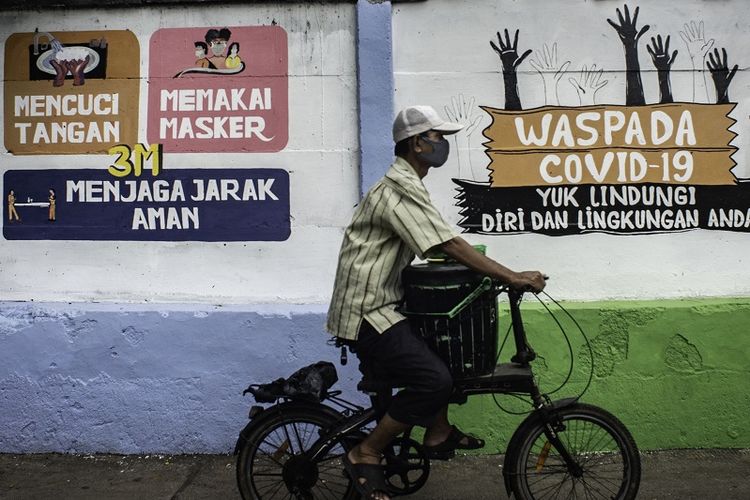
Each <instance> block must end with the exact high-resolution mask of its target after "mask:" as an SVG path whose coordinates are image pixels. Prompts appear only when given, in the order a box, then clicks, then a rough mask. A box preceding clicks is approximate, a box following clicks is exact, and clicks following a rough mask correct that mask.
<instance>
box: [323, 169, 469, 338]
mask: <svg viewBox="0 0 750 500" xmlns="http://www.w3.org/2000/svg"><path fill="white" fill-rule="evenodd" d="M454 236H455V234H454V232H453V230H452V229H451V227H450V226H449V225H448V224H447V223H446V222H445V220H443V217H442V216H441V215H440V213H439V212H438V211H437V209H436V208H435V207H434V206H433V204H432V202H431V201H430V196H429V194H428V192H427V189H426V188H425V186H424V184H423V183H422V179H420V178H419V175H417V173H416V172H415V171H414V169H413V168H412V166H411V165H409V163H408V162H407V161H406V160H404V159H403V158H396V162H395V163H394V164H393V165H392V166H391V168H390V169H389V170H388V172H387V173H386V175H385V176H384V177H383V178H382V179H380V181H378V183H377V184H375V185H374V186H373V187H372V189H370V191H369V192H368V193H367V195H365V197H364V199H363V200H362V202H361V203H360V205H359V207H357V210H356V211H355V212H354V216H353V218H352V222H351V224H349V227H348V228H347V229H346V231H345V233H344V242H343V243H342V245H341V252H340V254H339V263H338V269H337V271H336V281H335V283H334V287H333V297H332V298H331V305H330V308H329V309H328V324H327V328H328V331H329V332H331V333H332V334H333V335H335V336H337V337H342V338H346V339H356V338H357V334H358V332H359V326H360V323H361V322H362V320H363V319H366V320H367V322H368V323H370V324H371V325H372V326H373V327H374V328H375V329H376V330H377V331H378V332H379V333H383V332H384V331H385V330H387V329H388V328H390V327H391V326H393V325H395V324H396V323H398V322H399V321H402V320H403V319H405V318H404V316H403V315H402V314H401V313H399V312H398V311H397V310H396V307H397V306H398V305H399V304H400V303H401V301H402V299H403V295H404V290H403V286H402V284H401V271H403V269H404V268H405V267H406V266H407V265H409V263H410V262H411V261H412V260H413V259H414V255H415V254H416V255H419V256H420V257H424V254H425V252H427V251H428V250H429V249H430V248H432V247H434V246H436V245H440V244H441V243H445V242H446V241H448V240H451V239H453V237H454Z"/></svg>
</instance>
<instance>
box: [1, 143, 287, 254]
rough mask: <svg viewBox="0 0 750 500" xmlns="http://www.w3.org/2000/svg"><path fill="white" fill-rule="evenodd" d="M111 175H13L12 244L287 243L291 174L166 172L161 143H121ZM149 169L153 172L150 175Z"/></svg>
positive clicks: (7, 182) (9, 178)
mask: <svg viewBox="0 0 750 500" xmlns="http://www.w3.org/2000/svg"><path fill="white" fill-rule="evenodd" d="M110 153H112V154H113V155H115V156H114V161H113V163H112V164H111V165H109V167H108V168H106V169H104V168H103V169H35V170H8V171H6V172H5V175H4V176H3V186H5V189H6V190H7V203H6V204H5V217H4V218H3V220H4V223H3V236H4V237H5V238H6V239H8V240H121V241H127V240H130V241H133V240H135V241H282V240H285V239H287V238H288V237H289V233H290V217H289V174H288V173H287V172H286V171H285V170H282V169H271V168H257V169H246V168H210V169H200V168H199V169H193V168H191V169H182V168H175V169H172V168H170V169H165V168H164V165H163V164H162V162H163V157H162V154H161V147H160V146H159V145H153V146H148V147H147V146H143V145H140V144H138V145H136V146H134V147H131V146H126V145H118V146H116V147H114V148H112V150H111V151H110ZM147 171H150V173H149V172H147Z"/></svg>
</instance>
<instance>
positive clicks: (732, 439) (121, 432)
mask: <svg viewBox="0 0 750 500" xmlns="http://www.w3.org/2000/svg"><path fill="white" fill-rule="evenodd" d="M565 306H566V308H567V309H568V310H569V311H570V312H571V313H572V314H573V316H574V317H575V318H576V319H577V320H578V322H579V324H580V325H581V326H582V328H583V330H584V331H585V332H586V333H587V334H588V336H589V338H590V342H591V347H592V351H593V353H594V370H595V375H594V378H593V380H592V382H591V385H590V387H589V389H588V391H587V392H586V393H585V394H584V396H583V401H586V402H589V403H593V404H597V405H600V406H602V407H604V408H606V409H608V410H609V411H611V412H613V413H614V414H615V415H617V416H618V417H619V418H620V419H621V420H623V421H624V422H625V424H626V425H627V426H628V427H629V428H630V430H631V432H632V433H633V435H634V436H635V438H636V441H637V442H638V445H639V446H640V447H641V449H644V450H647V449H657V448H680V447H687V448H716V447H728V448H735V447H738V448H739V447H750V436H748V435H747V433H743V432H741V429H743V428H744V420H745V415H746V410H747V408H748V407H750V390H749V389H750V388H749V387H748V384H749V383H748V380H750V368H749V367H750V359H748V358H749V357H750V354H749V353H750V338H749V337H748V334H747V325H748V324H750V299H737V300H694V301H659V302H603V303H601V302H600V303H569V304H565ZM500 314H501V321H500V326H499V328H500V331H501V332H505V330H506V329H507V311H501V313H500ZM559 319H560V320H561V323H562V325H563V327H564V330H565V331H566V333H568V335H569V337H570V341H571V349H572V351H573V353H574V356H573V359H574V367H573V372H572V375H571V377H570V380H569V381H568V383H567V384H566V385H565V386H564V387H563V388H561V389H560V390H559V391H557V392H555V393H554V394H553V395H552V398H553V399H554V398H562V397H567V396H574V395H577V394H578V393H579V392H580V391H581V390H582V389H583V388H584V387H585V385H586V381H587V379H588V374H589V370H590V357H589V350H588V348H587V346H586V344H585V342H584V341H583V340H582V337H581V336H580V334H579V333H577V330H576V329H575V326H574V325H573V324H572V323H571V322H570V321H568V320H566V319H565V318H563V317H560V318H559ZM524 320H525V322H526V325H527V330H528V333H529V340H530V342H531V344H532V345H533V347H534V348H535V349H536V351H537V352H538V353H539V361H538V362H537V363H536V365H535V367H536V373H537V374H538V376H539V384H540V386H541V388H542V390H544V391H552V390H554V389H555V388H557V387H558V386H559V385H560V383H561V382H562V381H563V380H564V379H565V376H566V373H567V370H568V367H569V361H570V356H569V354H568V352H569V350H568V347H567V345H566V343H565V341H564V339H563V338H562V336H561V335H560V332H559V330H558V329H557V327H556V325H555V324H554V323H553V322H552V321H551V320H550V318H549V317H548V316H547V315H546V312H544V311H543V310H542V309H540V307H538V306H536V307H535V306H534V305H533V304H527V305H525V306H524ZM324 322H325V307H323V306H317V307H313V308H311V307H302V306H300V307H297V308H294V307H292V308H288V307H287V308H283V307H280V306H279V307H268V306H265V308H264V307H261V306H258V307H254V308H229V307H207V306H186V305H180V306H175V307H174V308H170V307H166V306H150V307H147V306H128V307H125V306H97V305H91V304H89V305H77V306H76V305H66V304H64V305H60V304H57V305H50V304H19V303H0V325H2V326H1V327H0V328H1V329H0V332H1V333H0V408H2V411H0V452H10V453H19V452H45V451H47V452H49V451H55V452H69V453H74V452H80V453H83V452H86V453H90V452H114V453H157V452H159V453H207V452H229V451H231V450H232V448H233V446H234V441H235V439H236V437H237V433H238V432H239V430H240V429H241V428H242V427H243V426H244V424H245V422H246V418H247V417H246V415H247V410H248V408H249V406H251V405H252V404H253V401H252V399H251V398H250V397H245V398H243V397H242V396H241V393H242V391H243V390H244V389H245V388H246V387H247V385H248V384H249V383H251V382H264V381H270V380H273V379H275V378H277V377H282V376H287V375H289V374H291V373H292V372H293V371H295V370H297V369H298V368H300V367H301V366H303V365H305V364H309V363H312V362H315V361H319V360H323V359H326V360H330V361H334V362H336V363H337V368H338V370H339V377H340V382H339V386H340V387H341V388H343V389H344V390H345V391H347V394H348V395H352V396H354V397H355V398H358V400H359V401H360V402H363V401H364V397H363V396H361V395H358V394H357V393H356V391H355V389H354V386H355V385H356V382H357V381H358V379H359V376H358V372H357V362H356V359H354V358H353V357H352V359H351V361H350V363H349V364H348V365H347V366H346V367H342V366H340V364H338V358H339V352H338V350H336V349H335V348H333V347H331V346H329V345H327V344H326V340H327V338H328V337H327V334H326V333H324V328H323V327H324ZM505 349H506V350H505V351H504V352H503V355H502V356H503V357H502V360H503V361H505V360H507V358H509V357H510V355H511V354H512V353H511V350H512V342H508V343H507V344H506V348H505ZM498 402H499V403H500V404H502V405H503V406H504V407H506V408H507V409H510V410H513V411H523V410H525V409H526V408H527V407H526V406H524V404H523V403H521V402H519V401H516V400H511V398H505V399H503V397H502V396H501V397H499V398H498ZM451 411H452V415H453V418H454V419H455V420H456V422H457V423H458V424H459V425H461V426H462V428H465V429H467V430H468V431H470V432H474V433H476V434H478V435H481V436H485V437H487V439H488V440H489V441H488V442H489V444H488V447H487V449H486V450H485V451H487V452H489V453H492V452H503V451H504V446H505V443H506V442H507V439H508V438H509V436H510V433H511V432H512V431H513V429H514V428H515V425H516V424H517V423H518V422H519V421H520V417H516V416H509V415H507V414H505V413H503V412H502V411H500V410H499V409H498V408H497V406H496V405H495V402H494V401H493V400H492V398H491V397H484V396H481V397H473V398H471V399H470V400H469V402H468V403H467V404H466V405H463V406H459V407H455V408H453V409H452V410H451Z"/></svg>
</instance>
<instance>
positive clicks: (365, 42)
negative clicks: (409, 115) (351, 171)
mask: <svg viewBox="0 0 750 500" xmlns="http://www.w3.org/2000/svg"><path fill="white" fill-rule="evenodd" d="M357 83H358V91H359V123H360V126H359V147H360V174H359V175H360V195H362V194H364V193H366V192H367V190H368V189H370V187H371V186H372V185H373V184H374V183H375V182H376V181H377V180H378V179H380V177H382V176H383V174H385V172H386V170H388V167H389V166H390V165H391V163H392V162H393V135H392V132H391V130H392V126H393V118H394V110H393V92H394V87H393V51H392V35H391V3H390V2H382V3H371V2H369V1H368V0H359V1H358V2H357Z"/></svg>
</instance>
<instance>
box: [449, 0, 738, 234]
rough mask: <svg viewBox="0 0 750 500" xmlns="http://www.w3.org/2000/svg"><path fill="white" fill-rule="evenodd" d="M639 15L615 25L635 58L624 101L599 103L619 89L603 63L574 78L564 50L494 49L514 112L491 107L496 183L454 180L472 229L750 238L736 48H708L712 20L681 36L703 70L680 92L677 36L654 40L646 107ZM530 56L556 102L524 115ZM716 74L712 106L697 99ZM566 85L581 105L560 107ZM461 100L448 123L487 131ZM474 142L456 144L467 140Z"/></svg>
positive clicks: (504, 42) (490, 151)
mask: <svg viewBox="0 0 750 500" xmlns="http://www.w3.org/2000/svg"><path fill="white" fill-rule="evenodd" d="M639 13H640V9H639V8H638V7H636V8H635V10H633V11H632V12H631V10H630V8H629V7H628V6H627V5H626V6H624V8H623V9H622V10H621V9H619V8H618V9H617V10H616V14H617V15H616V18H614V19H607V23H608V24H609V26H610V28H611V29H613V30H614V31H615V32H616V33H617V35H618V37H619V39H620V41H621V42H622V48H623V50H624V55H625V75H626V85H625V95H624V105H623V104H621V103H618V104H605V103H599V102H598V101H597V93H598V92H599V91H600V90H601V89H602V88H604V87H605V86H606V85H607V84H608V83H609V81H608V79H607V78H606V77H605V75H604V71H603V68H602V66H601V65H600V66H597V65H595V64H592V65H590V66H583V67H581V68H580V70H579V71H577V72H576V71H573V72H572V75H573V76H570V77H569V78H567V79H565V81H563V77H564V75H565V74H566V71H568V69H569V67H570V66H571V64H572V62H571V61H568V60H562V58H559V57H558V47H557V44H556V43H552V44H551V45H550V44H545V45H544V46H543V48H542V50H541V51H538V52H537V53H536V54H535V55H534V56H532V57H531V58H529V56H531V55H532V50H531V49H526V50H525V51H523V52H522V49H521V48H519V47H520V41H519V40H520V38H521V36H520V32H519V30H516V31H515V32H509V31H508V30H504V31H503V32H498V33H497V40H491V41H490V45H491V48H492V50H493V51H494V52H495V53H496V54H497V55H498V57H499V59H500V64H501V67H502V73H503V84H504V92H505V106H504V109H498V108H494V107H490V106H481V109H482V110H484V112H485V113H487V114H488V115H489V116H490V117H491V118H492V122H491V124H490V126H489V127H487V128H486V129H485V130H484V132H483V133H484V136H485V137H486V139H487V142H485V143H484V145H485V147H486V151H485V152H486V154H487V156H488V158H489V160H490V163H489V165H488V166H487V169H488V170H489V182H476V181H474V180H469V179H467V178H464V179H456V180H455V182H456V183H457V184H458V186H459V187H458V193H459V194H458V196H457V199H458V203H457V205H458V207H459V208H460V215H461V216H462V220H461V221H460V222H459V226H460V227H462V228H464V230H465V231H466V232H472V233H480V234H513V233H525V232H533V233H540V234H548V235H566V234H580V233H586V232H607V233H615V234H638V233H656V232H671V231H684V230H691V229H698V228H701V229H721V230H732V231H750V183H748V182H746V181H745V180H742V179H738V178H736V177H735V175H734V174H733V173H732V169H733V168H734V167H735V165H736V163H735V162H734V160H733V159H732V155H733V153H735V151H736V150H737V148H736V147H734V146H731V142H732V141H733V140H734V138H735V137H736V134H735V133H734V132H732V131H731V130H730V127H732V125H734V123H735V122H736V121H735V120H734V119H732V118H731V117H730V116H729V115H730V113H731V112H732V110H733V109H734V107H735V104H733V103H732V102H731V101H730V95H729V87H730V84H731V82H732V80H733V78H734V76H735V74H736V72H737V70H738V66H737V65H736V64H735V65H734V66H731V65H730V63H729V56H728V53H727V50H726V48H721V49H719V48H717V47H714V40H713V39H710V40H706V38H705V34H704V24H703V22H700V23H696V22H690V23H687V24H685V29H684V30H682V31H680V33H679V35H680V38H681V39H682V41H683V43H684V45H685V46H686V51H685V52H687V54H686V56H683V57H689V58H690V61H691V64H692V67H693V68H694V71H693V85H692V92H691V94H690V95H686V96H682V95H678V96H675V95H674V92H673V90H672V86H671V71H672V67H673V64H674V62H675V60H676V59H677V58H678V57H681V56H682V54H683V52H681V50H682V48H681V47H680V49H677V48H676V47H675V45H676V43H675V40H674V39H673V38H672V37H671V35H670V34H664V33H652V35H653V36H651V37H650V41H647V42H646V49H647V52H648V54H649V56H650V61H649V63H650V64H651V65H653V67H654V68H655V70H656V77H657V78H658V84H659V101H658V103H647V102H646V99H645V97H644V92H643V81H642V72H641V66H640V64H641V61H640V60H639V53H638V47H639V43H641V42H642V41H643V40H642V38H643V37H644V35H645V34H646V33H647V32H649V30H650V27H649V26H648V25H641V24H639V19H638V16H639ZM527 58H529V59H528V60H529V63H530V65H531V66H532V67H533V68H534V69H535V70H536V71H537V73H538V74H539V76H540V78H541V80H542V85H543V87H544V97H545V106H543V107H540V108H535V109H529V110H523V109H522V105H521V90H522V89H520V88H519V85H518V77H517V71H518V67H519V66H520V65H521V64H522V63H523V62H524V61H525V60H526V59H527ZM702 68H705V69H706V70H708V71H703V72H701V71H698V70H699V69H702ZM706 73H708V74H709V75H710V80H711V82H712V84H713V88H714V90H715V94H714V96H713V99H712V100H711V101H710V103H703V102H698V100H699V99H700V100H703V99H705V98H706V97H707V95H706V94H705V91H706V85H705V84H706V81H705V80H704V78H703V75H705V74H706ZM652 74H653V72H649V73H646V75H649V76H650V75H652ZM561 82H562V84H568V85H572V86H573V88H574V89H575V90H576V93H577V95H578V101H579V102H578V103H576V104H574V105H572V106H567V105H561V103H560V100H559V96H558V88H559V85H560V84H561ZM679 99H685V100H684V101H679ZM688 99H691V101H689V100H688ZM458 101H459V104H458V105H457V103H456V102H453V103H451V105H450V106H451V107H450V108H449V107H448V106H447V107H446V113H447V115H448V117H449V118H450V119H457V120H456V121H460V122H462V123H464V124H465V125H470V123H476V122H474V121H471V120H473V118H471V116H472V115H471V111H469V110H464V109H463V108H461V106H462V105H461V104H460V103H462V102H464V101H465V100H464V98H463V96H461V97H460V98H459V100H458ZM471 102H472V101H471V100H470V103H471ZM456 106H458V108H461V109H459V110H458V111H454V110H455V109H456ZM469 133H471V132H469ZM463 137H464V139H461V138H459V137H456V138H455V140H456V141H460V140H467V138H468V134H465V135H463ZM457 145H458V144H457ZM459 161H461V158H459ZM472 168H473V166H472V165H471V164H470V163H469V165H468V169H466V168H464V172H465V171H467V170H468V171H469V173H470V175H471V176H472V177H471V179H477V178H479V177H478V176H476V175H475V173H474V171H473V170H472Z"/></svg>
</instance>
